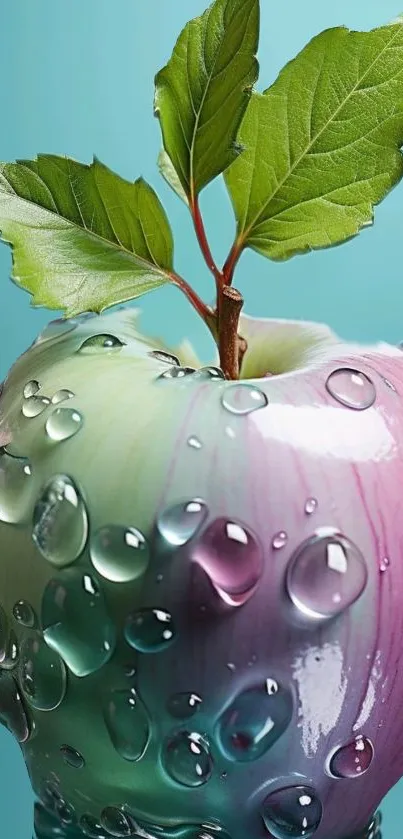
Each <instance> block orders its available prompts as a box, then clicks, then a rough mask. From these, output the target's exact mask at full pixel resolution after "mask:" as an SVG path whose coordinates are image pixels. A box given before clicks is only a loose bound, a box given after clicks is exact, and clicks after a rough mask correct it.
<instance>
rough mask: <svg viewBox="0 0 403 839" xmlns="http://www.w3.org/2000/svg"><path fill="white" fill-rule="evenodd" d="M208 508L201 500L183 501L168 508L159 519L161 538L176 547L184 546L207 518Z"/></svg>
mask: <svg viewBox="0 0 403 839" xmlns="http://www.w3.org/2000/svg"><path fill="white" fill-rule="evenodd" d="M207 512H208V511H207V506H206V504H205V503H204V501H202V500H201V498H195V499H193V500H192V501H182V502H181V503H180V504H174V505H173V506H172V507H168V509H167V510H165V511H164V512H163V513H162V514H161V516H160V517H159V519H158V522H157V526H158V530H159V532H160V533H161V536H163V537H164V539H166V541H167V542H168V543H169V544H170V545H173V546H174V547H179V546H180V545H184V544H185V543H186V542H188V541H189V539H191V538H192V537H193V536H194V535H195V533H196V532H197V530H198V529H199V527H201V525H202V524H203V522H204V521H205V519H206V517H207Z"/></svg>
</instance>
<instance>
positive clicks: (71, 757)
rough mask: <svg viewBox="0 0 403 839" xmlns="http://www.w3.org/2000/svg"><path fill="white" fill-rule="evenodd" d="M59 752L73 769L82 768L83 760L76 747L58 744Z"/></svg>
mask: <svg viewBox="0 0 403 839" xmlns="http://www.w3.org/2000/svg"><path fill="white" fill-rule="evenodd" d="M60 753H61V755H62V758H63V760H64V762H65V763H67V765H68V766H72V767H73V768H74V769H82V768H83V766H85V760H84V758H83V756H82V754H80V752H78V751H77V749H73V748H72V746H68V745H66V744H64V745H63V746H60Z"/></svg>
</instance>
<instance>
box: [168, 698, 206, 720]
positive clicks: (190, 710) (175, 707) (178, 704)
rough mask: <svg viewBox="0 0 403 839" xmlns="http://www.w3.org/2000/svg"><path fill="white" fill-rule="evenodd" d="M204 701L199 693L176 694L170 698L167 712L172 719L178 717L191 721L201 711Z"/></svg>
mask: <svg viewBox="0 0 403 839" xmlns="http://www.w3.org/2000/svg"><path fill="white" fill-rule="evenodd" d="M201 702H202V699H201V696H199V695H198V694H197V693H189V692H186V691H184V692H182V693H174V694H173V695H172V696H170V697H169V699H168V702H167V711H168V713H169V714H170V715H171V717H176V718H177V719H180V720H185V719H189V718H190V717H193V716H194V715H195V713H196V712H197V711H198V710H199V708H200V705H201Z"/></svg>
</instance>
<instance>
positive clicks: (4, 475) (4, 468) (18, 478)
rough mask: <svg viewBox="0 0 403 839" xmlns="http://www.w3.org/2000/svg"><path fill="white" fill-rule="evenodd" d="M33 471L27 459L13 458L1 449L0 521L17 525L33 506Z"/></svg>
mask: <svg viewBox="0 0 403 839" xmlns="http://www.w3.org/2000/svg"><path fill="white" fill-rule="evenodd" d="M31 477H32V469H31V464H30V462H29V460H28V459H27V458H26V457H13V456H12V455H11V454H8V453H7V452H6V451H5V450H4V449H1V448H0V521H5V522H7V523H8V524H17V523H18V522H21V521H22V520H23V519H24V518H25V517H26V515H27V513H28V510H29V507H30V504H31V485H32V481H31Z"/></svg>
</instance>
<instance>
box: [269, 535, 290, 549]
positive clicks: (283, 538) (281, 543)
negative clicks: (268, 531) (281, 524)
mask: <svg viewBox="0 0 403 839" xmlns="http://www.w3.org/2000/svg"><path fill="white" fill-rule="evenodd" d="M287 542H288V536H287V533H286V532H285V530H280V531H279V533H276V534H275V536H273V539H272V543H271V544H272V547H273V548H274V549H275V550H276V551H279V550H281V548H284V547H285V546H286V544H287Z"/></svg>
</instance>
